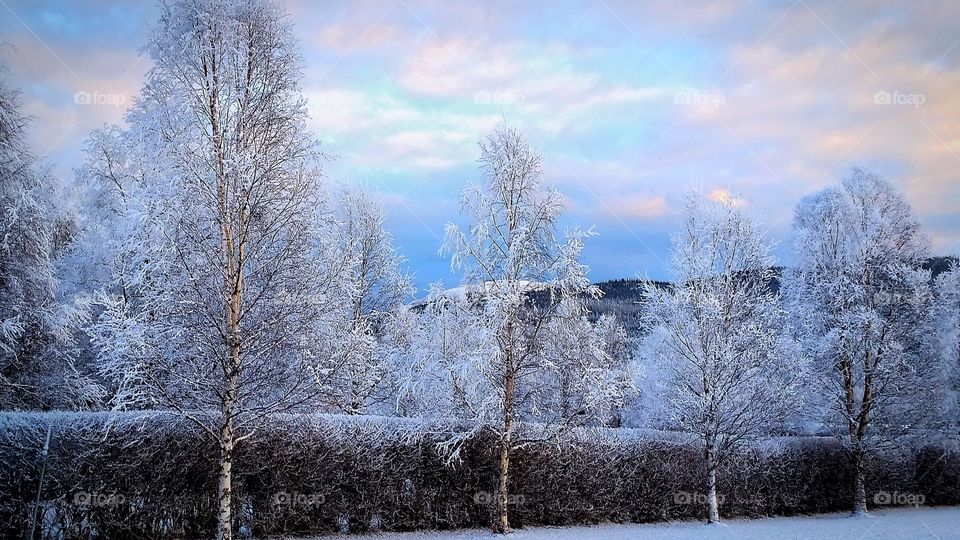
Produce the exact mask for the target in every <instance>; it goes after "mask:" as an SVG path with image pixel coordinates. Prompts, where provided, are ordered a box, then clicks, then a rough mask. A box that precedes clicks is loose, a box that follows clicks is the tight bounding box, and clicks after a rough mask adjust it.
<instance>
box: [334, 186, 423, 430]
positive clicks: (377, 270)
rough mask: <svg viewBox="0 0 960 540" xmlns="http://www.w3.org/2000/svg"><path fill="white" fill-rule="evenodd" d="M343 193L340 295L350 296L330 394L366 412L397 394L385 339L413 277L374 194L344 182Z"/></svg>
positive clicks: (341, 406)
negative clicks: (342, 271) (345, 184)
mask: <svg viewBox="0 0 960 540" xmlns="http://www.w3.org/2000/svg"><path fill="white" fill-rule="evenodd" d="M338 195H339V196H338V198H337V201H336V215H337V219H338V222H339V223H338V225H339V243H338V249H339V252H340V256H341V257H343V258H344V263H343V264H342V268H343V270H344V273H343V275H342V276H341V287H342V291H341V293H340V296H341V297H342V298H343V299H344V300H345V301H344V304H345V306H344V308H343V309H344V310H343V317H342V319H340V320H339V321H338V322H339V324H338V326H339V330H338V331H339V332H341V333H342V334H343V335H344V336H346V338H345V339H343V340H339V341H337V342H336V350H333V351H331V354H332V355H333V356H334V357H336V358H337V359H338V360H337V361H336V362H335V363H336V364H337V366H338V368H337V373H336V375H335V377H334V379H333V380H332V381H330V384H329V385H328V387H329V389H330V392H329V394H328V396H327V399H328V400H329V401H330V402H331V403H332V404H333V406H334V407H335V408H336V409H337V410H340V411H342V412H345V413H348V414H362V413H364V412H369V410H370V408H371V407H373V406H377V405H381V404H383V403H385V402H386V401H388V400H389V399H390V398H392V397H394V395H395V391H396V388H395V384H394V383H395V381H394V377H393V375H394V374H392V373H390V360H389V347H388V345H387V344H386V343H385V342H384V340H385V338H387V337H388V336H390V335H392V334H394V333H395V329H394V328H393V327H394V326H395V325H397V324H399V323H400V321H398V318H400V317H403V315H404V314H403V313H402V312H403V310H405V309H406V308H405V306H404V302H405V301H406V300H407V299H408V298H409V297H410V296H411V295H412V294H413V283H412V282H411V280H410V278H409V277H408V276H407V275H406V274H404V273H403V269H402V265H403V257H402V256H400V254H399V253H398V252H397V250H396V248H395V247H394V245H393V237H392V235H391V234H390V232H389V231H388V230H387V229H386V226H385V223H384V220H385V219H386V216H385V215H384V210H383V206H382V205H381V204H380V203H379V202H378V201H377V200H376V198H375V195H374V194H373V193H371V192H369V191H367V190H365V189H363V188H358V187H344V188H342V189H341V190H340V192H339V194H338Z"/></svg>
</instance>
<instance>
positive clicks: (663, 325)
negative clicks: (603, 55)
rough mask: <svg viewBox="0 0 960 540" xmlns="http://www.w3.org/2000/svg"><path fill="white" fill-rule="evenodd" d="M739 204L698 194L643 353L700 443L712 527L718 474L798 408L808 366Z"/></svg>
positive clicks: (659, 388) (658, 390) (677, 417)
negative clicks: (790, 335)
mask: <svg viewBox="0 0 960 540" xmlns="http://www.w3.org/2000/svg"><path fill="white" fill-rule="evenodd" d="M760 231H761V229H760V227H759V225H758V224H757V223H756V222H755V221H754V220H752V219H751V218H750V217H748V216H747V215H746V213H745V212H744V210H743V209H742V208H740V207H739V203H738V201H736V200H733V199H726V200H723V201H719V202H715V201H710V200H706V199H704V198H703V197H702V196H700V195H698V194H693V195H692V196H691V197H690V199H689V201H688V203H687V206H686V210H685V214H684V220H683V229H682V231H681V232H680V234H678V235H677V236H675V237H674V248H673V269H674V277H675V282H674V285H673V286H672V287H670V288H667V289H663V288H660V287H657V286H656V284H653V283H651V284H650V285H649V286H648V289H647V290H648V304H647V312H646V315H645V323H646V324H647V326H648V328H649V334H648V335H647V337H646V338H645V339H644V341H643V344H642V351H643V355H644V360H645V362H646V363H647V364H648V369H649V370H650V372H651V376H650V379H651V381H653V382H655V384H653V385H652V386H653V393H654V394H655V395H656V397H657V398H659V399H660V400H661V402H662V403H663V405H664V406H665V408H666V412H667V414H668V415H669V418H670V420H672V423H673V424H674V426H675V427H678V428H680V429H681V430H683V431H689V432H692V433H696V434H698V435H699V438H700V440H701V442H702V444H703V452H704V458H705V463H706V471H705V473H706V482H705V484H704V485H705V489H706V501H707V505H708V521H709V522H711V523H715V522H718V521H719V519H720V515H719V509H718V504H717V501H718V498H717V485H716V474H717V469H718V468H719V467H720V466H721V465H723V464H724V463H725V462H727V461H728V460H729V459H730V458H731V457H732V456H733V454H734V452H735V451H736V450H737V449H738V448H739V447H741V446H742V445H743V444H744V443H745V442H748V441H750V440H753V439H755V438H757V437H758V436H761V435H763V434H765V433H769V430H770V429H771V428H775V427H777V425H778V423H779V422H780V421H782V420H783V419H784V417H785V416H786V415H787V414H788V413H790V412H791V411H793V410H795V409H796V408H798V407H799V403H800V401H801V397H800V392H799V385H800V383H801V378H800V376H801V374H802V373H803V371H804V365H803V362H802V360H801V357H800V356H798V355H796V354H794V347H793V343H791V341H790V340H789V339H788V338H787V337H786V334H785V333H784V321H785V319H786V315H785V312H784V310H783V308H782V307H781V303H780V300H779V298H778V297H777V296H776V295H775V294H774V293H772V292H771V291H770V290H769V283H770V280H771V278H773V273H772V270H771V268H772V265H773V259H772V258H771V256H770V254H769V246H768V245H767V243H766V242H765V241H764V240H763V238H762V235H761V232H760Z"/></svg>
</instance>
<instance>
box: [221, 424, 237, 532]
mask: <svg viewBox="0 0 960 540" xmlns="http://www.w3.org/2000/svg"><path fill="white" fill-rule="evenodd" d="M222 435H223V436H225V437H228V439H226V440H223V441H221V448H220V478H219V483H218V486H217V540H231V539H232V538H233V516H232V513H231V510H232V504H231V499H232V491H233V487H232V481H233V431H232V427H231V428H226V427H225V428H224V429H223V432H222Z"/></svg>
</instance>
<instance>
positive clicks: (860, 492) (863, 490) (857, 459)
mask: <svg viewBox="0 0 960 540" xmlns="http://www.w3.org/2000/svg"><path fill="white" fill-rule="evenodd" d="M852 461H853V463H852V465H853V475H854V479H853V515H855V516H863V515H866V514H867V486H866V481H865V478H864V476H865V475H864V469H865V462H866V460H865V458H864V452H863V450H862V449H860V448H855V449H854V451H853V459H852Z"/></svg>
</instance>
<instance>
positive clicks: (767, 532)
mask: <svg viewBox="0 0 960 540" xmlns="http://www.w3.org/2000/svg"><path fill="white" fill-rule="evenodd" d="M313 538H314V539H316V540H319V539H320V538H328V539H329V538H338V539H341V540H343V539H347V540H363V539H369V540H446V539H456V540H473V539H483V540H491V538H493V535H492V534H491V533H490V532H488V531H481V530H466V531H456V532H423V533H393V534H380V535H371V536H349V537H347V536H334V537H313ZM713 538H718V539H719V538H722V539H731V540H732V539H747V540H752V539H772V540H815V539H817V540H819V539H825V540H826V539H830V540H833V539H857V538H860V539H864V540H899V539H909V540H914V539H916V540H921V539H939V540H947V539H960V508H917V509H894V510H886V511H883V512H872V513H871V514H870V516H869V517H859V518H854V517H850V516H849V515H847V514H828V515H822V516H804V517H789V518H768V519H754V520H730V521H727V522H725V523H724V524H723V525H718V526H711V525H706V524H703V523H689V522H683V523H651V524H638V525H601V526H597V527H564V528H554V527H537V528H531V529H523V530H517V531H516V532H514V534H513V535H511V536H510V537H509V540H593V539H596V540H636V539H643V540H647V539H650V540H710V539H713Z"/></svg>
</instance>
